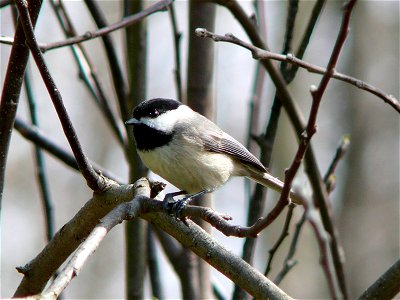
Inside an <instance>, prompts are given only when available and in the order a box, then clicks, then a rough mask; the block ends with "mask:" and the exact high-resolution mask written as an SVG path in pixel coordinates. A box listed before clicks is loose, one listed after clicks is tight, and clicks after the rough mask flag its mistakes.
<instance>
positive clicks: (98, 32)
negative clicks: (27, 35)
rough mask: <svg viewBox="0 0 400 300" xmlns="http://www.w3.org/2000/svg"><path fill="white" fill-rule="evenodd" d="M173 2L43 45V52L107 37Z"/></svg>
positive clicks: (163, 3) (157, 3)
mask: <svg viewBox="0 0 400 300" xmlns="http://www.w3.org/2000/svg"><path fill="white" fill-rule="evenodd" d="M171 2H172V0H161V1H159V2H156V3H155V4H153V5H151V6H149V7H148V8H147V9H145V10H143V11H141V12H139V13H137V14H134V15H131V16H128V17H125V18H123V19H122V20H121V21H118V22H116V23H113V24H111V25H109V26H107V27H104V28H100V29H98V30H93V31H88V32H86V33H85V34H83V35H79V36H76V37H72V38H69V39H66V40H64V41H60V42H54V43H49V44H47V45H43V46H42V48H41V50H42V51H43V52H45V51H48V50H52V49H56V48H61V47H65V46H69V45H73V44H77V43H82V42H85V41H88V40H92V39H94V38H97V37H99V36H104V35H107V34H109V33H111V32H113V31H115V30H118V29H121V28H124V27H128V26H131V25H133V24H135V23H137V22H139V21H140V20H142V19H144V18H145V17H147V16H149V15H151V14H153V13H156V12H159V11H164V10H166V8H167V6H168V5H170V4H171Z"/></svg>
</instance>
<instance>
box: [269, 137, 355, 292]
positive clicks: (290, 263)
mask: <svg viewBox="0 0 400 300" xmlns="http://www.w3.org/2000/svg"><path fill="white" fill-rule="evenodd" d="M349 143H350V141H349V137H348V136H344V137H343V138H342V141H341V143H340V144H339V147H337V149H336V153H335V155H334V157H333V158H332V161H331V163H330V165H329V168H328V170H327V171H326V173H325V176H324V183H325V185H326V189H327V192H328V193H329V194H330V193H331V192H332V191H333V189H334V184H332V180H331V178H333V177H335V174H334V173H335V170H336V167H337V165H338V164H339V162H340V161H341V160H342V159H343V157H344V155H345V154H346V152H347V150H348V146H349ZM305 221H306V212H304V213H303V215H302V217H301V219H300V221H299V222H298V223H297V225H296V230H295V232H294V234H293V238H292V241H291V243H290V247H289V251H288V253H287V255H286V258H285V261H284V263H283V266H282V270H281V271H279V273H278V275H277V276H276V277H275V280H274V283H276V284H278V285H279V284H280V283H281V281H282V280H283V278H284V277H285V276H286V275H287V273H288V272H289V271H290V270H291V269H292V268H293V267H294V266H295V265H296V264H297V260H294V259H293V257H294V255H295V253H296V247H297V243H298V241H299V236H300V231H301V229H302V227H303V225H304V223H305Z"/></svg>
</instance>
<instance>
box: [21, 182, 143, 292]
mask: <svg viewBox="0 0 400 300" xmlns="http://www.w3.org/2000/svg"><path fill="white" fill-rule="evenodd" d="M105 182H106V184H107V188H106V189H104V191H103V192H101V193H96V192H95V193H94V194H93V198H92V199H91V200H90V201H88V202H87V203H86V204H85V205H84V206H83V207H82V208H81V210H80V211H79V212H78V213H77V214H76V215H75V216H74V217H73V218H72V219H71V220H70V221H69V222H68V223H67V224H65V225H64V226H63V227H62V228H61V229H60V230H59V231H58V232H57V233H56V235H55V236H54V237H53V239H52V240H51V241H50V242H49V243H48V244H47V245H46V247H45V248H44V249H43V250H42V251H41V252H40V253H39V254H38V255H37V256H36V257H35V258H34V259H33V260H32V261H30V262H29V263H28V264H27V265H25V266H23V267H19V268H18V271H19V272H21V273H23V274H24V278H23V279H22V281H21V283H20V285H19V287H18V289H17V291H16V292H15V294H14V297H23V296H28V295H35V294H38V293H40V292H41V291H42V289H43V288H44V287H45V285H46V283H47V282H48V280H49V279H50V277H51V276H52V275H53V274H54V272H55V271H56V270H57V269H58V268H59V267H60V266H61V264H62V263H63V262H64V261H65V260H66V259H67V257H68V256H69V255H70V254H71V253H72V252H73V251H75V249H76V248H77V247H78V246H79V245H80V243H81V242H82V241H83V240H84V239H85V238H86V237H87V236H88V235H89V234H90V232H91V231H92V230H93V228H94V227H95V226H96V225H97V224H98V222H99V219H101V218H103V217H104V216H105V215H106V214H108V213H109V212H110V211H111V210H112V209H113V208H114V207H115V206H117V205H118V204H120V203H123V202H128V201H130V200H132V198H134V197H135V195H136V194H137V193H138V191H139V190H140V189H142V188H148V186H149V185H148V182H147V181H146V180H140V181H138V182H137V183H135V185H123V186H120V185H117V184H116V183H115V182H113V181H110V180H107V179H105Z"/></svg>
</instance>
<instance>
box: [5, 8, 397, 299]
mask: <svg viewBox="0 0 400 300" xmlns="http://www.w3.org/2000/svg"><path fill="white" fill-rule="evenodd" d="M99 3H100V4H101V7H102V9H103V10H104V13H105V14H106V16H107V20H108V22H110V23H111V22H116V21H118V20H119V19H120V18H121V15H122V13H121V11H122V8H121V7H122V2H119V1H101V2H99ZM151 3H154V2H150V1H149V4H151ZM64 4H65V6H66V8H67V10H68V12H69V13H70V15H71V17H72V18H73V22H74V24H75V26H76V27H77V30H78V32H79V33H80V34H82V33H84V32H86V31H88V30H93V29H95V24H94V23H93V22H92V21H91V18H90V16H89V14H88V12H87V9H86V7H85V5H84V3H83V2H81V1H65V2H64ZM264 4H265V15H266V23H267V24H266V26H267V28H266V33H267V38H266V41H267V44H268V45H269V47H270V49H271V50H272V51H274V52H280V51H281V49H282V43H283V39H284V31H285V22H286V8H287V2H286V1H265V3H264ZM313 4H314V2H313V1H300V4H299V16H298V18H297V21H296V22H297V23H296V31H295V37H294V39H295V45H297V43H296V42H298V41H299V40H300V39H301V37H302V35H303V32H304V29H305V27H306V25H307V21H308V18H309V15H310V12H311V9H312V7H313ZM240 5H242V6H243V8H244V9H245V10H246V12H247V13H248V14H249V15H250V14H251V13H252V11H253V6H252V2H250V1H241V2H240ZM341 5H342V1H328V3H326V6H325V9H324V11H323V13H322V15H321V17H320V19H319V22H318V24H317V26H316V29H315V32H314V34H313V36H312V38H311V41H310V45H309V47H308V50H307V52H306V55H305V57H304V59H305V60H306V61H309V62H312V63H314V64H317V65H320V66H326V64H327V62H328V59H329V56H330V53H331V50H332V47H333V45H334V42H335V40H336V36H337V33H338V29H339V25H340V21H341V10H340V8H341ZM399 5H400V4H399V2H398V1H359V3H358V4H357V5H356V8H355V11H354V13H353V18H352V20H351V31H350V35H349V38H348V40H347V42H346V45H345V47H344V49H343V52H342V55H341V57H340V60H339V65H338V67H337V70H338V71H339V72H342V73H345V74H348V75H351V76H354V77H356V78H358V79H361V80H363V81H365V82H368V83H370V84H372V85H374V86H376V87H378V88H380V89H382V90H383V91H385V92H386V93H388V94H393V95H394V96H395V97H396V98H399V82H400V80H399V12H400V11H399ZM175 9H176V13H177V21H178V26H179V30H180V31H182V41H181V51H182V52H181V54H182V63H183V66H182V75H183V83H184V85H185V82H186V81H185V78H186V57H187V41H188V35H190V34H194V33H193V32H188V31H187V27H188V21H187V20H188V14H187V9H188V3H187V2H186V1H176V2H175ZM0 17H1V32H0V34H1V35H4V36H13V33H14V27H13V22H12V17H11V13H10V8H7V7H6V8H3V9H1V10H0ZM147 22H148V43H149V44H148V45H149V46H148V50H149V52H148V75H147V76H148V89H147V95H148V98H153V97H165V98H176V97H177V96H176V89H175V83H174V76H173V69H174V56H173V55H174V54H173V51H174V50H173V39H172V38H173V35H172V29H171V25H170V20H169V18H168V14H167V13H166V12H164V13H157V14H155V15H152V16H150V17H149V18H147ZM49 24H51V26H49ZM56 24H58V23H57V21H56V18H55V16H54V13H53V11H52V9H51V8H50V6H49V3H48V2H47V1H45V2H44V4H43V7H42V10H41V13H40V16H39V21H38V24H37V27H36V34H37V37H38V40H39V42H52V41H59V40H62V39H64V36H63V33H62V31H61V29H60V28H59V27H58V25H56ZM215 32H216V33H218V34H225V33H227V32H231V33H233V34H235V35H236V36H237V37H239V38H242V39H244V40H246V41H247V36H246V34H245V33H244V31H243V30H242V29H241V27H240V25H239V24H238V23H237V21H236V20H235V19H234V18H233V17H232V15H231V14H230V12H229V11H227V10H226V9H225V8H223V7H218V8H217V15H216V27H215ZM111 36H112V38H113V40H114V42H115V43H116V45H118V49H117V50H118V54H119V59H120V61H121V63H125V58H124V57H125V55H124V51H123V36H122V33H121V31H117V32H115V33H113V34H112V35H111ZM84 45H85V48H86V49H87V50H88V52H89V54H91V59H92V60H93V62H94V64H95V68H96V70H97V72H98V74H99V75H100V79H101V83H102V85H103V86H105V87H106V89H105V90H106V92H107V96H108V97H109V98H110V99H115V95H114V92H113V88H112V84H111V79H110V76H111V75H110V73H109V69H108V66H107V64H106V63H105V62H106V58H105V54H104V51H103V47H102V44H101V41H100V40H91V41H88V42H86V43H85V44H84ZM0 49H1V76H2V77H1V82H2V83H3V81H4V74H5V71H6V68H7V62H8V57H9V54H10V49H11V47H10V46H7V45H4V44H1V45H0ZM215 51H216V52H215V54H216V55H215V64H214V66H215V67H214V68H215V69H214V77H213V95H214V97H215V103H216V120H215V121H216V123H217V124H218V125H220V127H222V128H223V129H224V130H225V131H227V132H229V133H230V134H231V135H232V136H234V137H235V138H236V139H238V140H239V141H241V142H243V143H246V139H247V136H246V135H247V132H248V111H249V100H250V98H251V95H252V86H253V79H254V70H255V67H256V62H255V61H254V60H253V59H252V57H251V54H250V53H249V52H248V51H247V50H245V49H243V48H240V47H238V46H235V45H231V44H224V43H216V44H215ZM45 59H46V62H47V64H48V66H49V69H50V71H51V73H52V75H53V78H54V80H55V82H56V84H57V85H58V88H59V90H60V92H61V94H62V96H63V99H64V102H65V106H66V107H67V110H68V112H69V114H70V117H71V119H72V122H73V124H74V126H75V128H76V130H77V133H78V136H79V139H80V141H81V143H82V145H83V148H84V150H85V153H86V154H87V155H88V156H89V158H90V159H91V160H93V161H96V162H97V163H99V164H100V165H102V166H104V167H105V168H106V169H108V170H110V171H112V172H113V173H114V174H116V175H118V176H119V177H120V178H122V179H124V180H125V181H127V178H128V167H127V163H126V160H125V157H124V155H123V152H122V151H121V149H120V147H119V145H117V142H116V140H115V138H114V135H112V134H111V131H110V129H109V127H108V126H107V124H106V123H105V121H104V119H103V117H102V115H101V114H100V112H99V111H98V108H97V107H96V106H95V105H94V103H93V101H91V100H90V97H91V96H90V94H89V92H88V90H87V89H86V88H85V87H84V85H83V84H82V82H81V81H80V79H79V76H78V69H77V67H76V64H75V62H74V60H73V57H72V54H71V51H70V49H68V48H62V49H57V50H52V51H49V52H47V53H46V54H45ZM199 59H200V60H201V57H199ZM30 65H31V66H32V68H31V72H32V75H33V76H32V77H33V83H34V94H35V97H36V99H37V109H38V114H39V119H40V124H41V129H42V131H43V132H44V133H45V134H46V135H47V136H49V137H51V138H52V139H53V140H54V141H56V142H57V143H58V144H59V145H62V146H63V147H64V148H65V149H69V147H68V144H67V142H66V139H65V136H64V134H63V132H62V129H61V126H60V123H59V121H58V119H57V116H56V114H55V111H54V108H53V106H52V104H51V101H50V98H49V96H48V94H47V91H46V89H45V87H44V85H43V83H42V80H41V77H40V75H39V74H38V72H37V70H36V67H35V65H34V62H33V61H32V60H31V61H30ZM265 80H266V82H265V85H264V90H263V93H262V102H261V118H260V121H259V124H258V125H259V127H258V128H257V129H255V132H253V133H255V134H260V133H262V131H263V129H264V127H265V124H266V122H267V118H268V116H269V113H270V108H271V103H272V100H273V97H274V94H275V89H274V86H273V85H272V83H271V81H270V79H269V77H268V75H267V76H266V79H265ZM319 80H320V76H319V75H314V74H310V73H308V72H307V71H305V70H300V71H299V72H298V75H297V77H296V79H295V80H294V82H293V83H292V84H291V85H290V86H289V89H290V91H291V93H292V94H293V95H294V97H295V100H296V101H297V102H298V104H299V105H300V106H301V108H302V110H303V113H304V115H305V116H306V117H307V116H308V111H309V108H310V105H311V97H310V93H309V88H310V85H312V84H314V85H318V83H319ZM21 97H22V99H21V101H20V106H19V109H18V116H20V117H21V118H23V119H28V118H27V116H28V111H27V104H26V95H25V93H23V94H22V96H21ZM112 105H113V107H114V108H115V110H116V102H115V101H114V102H113V103H112ZM0 122H1V120H0ZM317 124H318V131H317V134H316V135H315V136H314V138H313V140H312V144H313V146H314V149H315V152H316V155H317V161H318V164H319V167H320V172H321V174H324V173H325V171H326V170H327V168H328V166H329V163H330V161H331V159H332V157H333V155H334V153H335V150H336V147H337V145H338V143H339V141H340V139H341V137H342V136H343V135H344V134H349V135H350V138H351V146H350V149H349V152H348V153H347V155H346V157H345V159H344V160H343V161H342V162H341V163H340V166H339V168H338V171H337V174H336V175H337V183H336V189H335V191H334V192H333V194H332V195H331V200H332V203H333V206H334V210H335V223H336V224H337V226H338V229H339V240H340V241H341V242H342V244H343V248H344V256H345V259H346V262H345V271H346V274H347V279H348V283H349V290H350V295H351V297H352V298H353V297H356V296H358V295H360V294H361V293H362V292H363V291H364V290H365V289H366V288H367V287H368V286H369V285H370V284H371V283H372V282H373V281H375V280H376V278H377V277H378V276H379V275H381V274H382V273H383V272H384V271H385V270H386V269H387V268H389V267H390V266H391V265H392V264H393V263H394V262H395V261H396V260H397V259H398V257H399V117H398V113H397V112H396V111H395V110H394V109H393V108H391V107H390V106H389V105H387V104H385V103H384V102H383V101H382V100H381V99H379V98H377V97H376V96H374V95H371V94H369V93H367V92H365V91H363V90H360V89H357V88H355V87H354V86H350V85H348V84H346V83H343V82H339V81H335V80H332V81H331V82H330V85H329V87H328V89H327V91H326V93H325V95H324V98H323V101H322V105H321V109H320V113H319V115H318V120H317ZM296 150H297V142H296V139H295V135H294V131H293V129H292V127H291V126H290V124H289V122H288V120H287V117H286V115H285V114H283V116H282V118H281V120H280V124H279V130H278V134H277V138H276V144H275V148H274V152H273V163H272V168H271V172H272V174H273V175H274V176H276V177H280V178H283V172H284V169H285V168H286V167H288V165H289V164H290V162H291V160H292V159H293V156H294V153H295V151H296ZM255 154H257V153H255ZM45 158H46V166H47V171H48V174H49V180H50V192H51V196H52V198H53V201H54V212H55V218H56V229H57V230H58V229H59V228H61V226H63V225H64V224H65V223H66V222H67V221H68V220H70V219H71V218H72V216H73V215H74V214H75V213H76V212H77V211H78V210H79V209H80V208H81V207H82V205H83V204H84V203H85V202H86V201H87V200H88V199H89V198H90V197H91V191H90V190H89V189H88V188H87V186H86V184H85V181H84V180H83V178H82V177H81V176H80V175H79V174H78V173H77V172H75V171H73V170H71V169H69V168H68V167H66V166H65V165H64V164H63V163H60V162H59V161H58V160H56V159H54V158H53V157H51V156H49V155H47V154H46V155H45ZM33 161H34V160H33V148H32V145H31V144H30V143H29V142H27V141H26V140H25V139H24V138H22V137H21V136H20V135H19V134H18V133H17V132H14V133H13V135H12V140H11V145H10V152H9V157H8V163H7V172H6V182H5V190H4V197H3V209H2V224H1V297H2V298H7V297H11V296H12V295H13V293H14V291H15V289H16V287H17V286H18V284H19V282H20V280H21V278H22V276H21V275H20V274H19V273H17V271H16V270H15V267H16V266H21V265H24V264H26V263H27V262H29V261H30V260H31V259H32V258H34V257H35V256H36V255H37V254H38V252H39V251H41V249H42V248H43V247H44V246H45V244H46V236H45V223H44V218H43V211H42V207H41V202H40V196H39V191H38V185H37V180H36V175H35V165H34V163H33ZM296 185H298V186H301V187H305V188H307V186H308V183H307V180H306V177H305V176H304V175H303V171H302V170H300V172H299V174H298V176H297V177H296ZM170 189H171V190H172V188H170ZM214 199H215V201H214V203H215V209H216V210H217V211H219V212H224V213H227V214H229V215H231V216H232V217H233V221H232V222H233V223H235V224H240V225H245V223H246V209H247V195H246V192H245V184H244V180H243V179H234V180H232V181H230V182H229V183H228V184H226V185H225V186H224V187H222V188H221V189H220V190H218V191H217V192H215V193H214ZM276 200H277V195H276V194H275V193H272V192H269V193H268V202H267V203H268V205H267V208H266V209H267V210H266V212H265V214H266V213H267V212H268V210H269V209H270V208H271V207H272V206H273V204H274V203H275V201H276ZM301 214H302V208H300V207H299V208H296V209H295V216H294V220H293V221H294V222H292V226H291V228H290V232H291V233H292V232H293V230H294V226H295V223H296V222H297V221H298V220H299V218H300V216H301ZM284 216H285V214H282V215H281V216H280V218H278V219H277V221H276V222H274V223H273V224H272V225H271V226H270V227H268V228H267V229H266V230H265V231H264V232H262V234H261V235H260V237H259V238H258V239H259V241H258V246H257V252H256V260H255V266H256V268H258V269H259V270H261V272H264V269H265V264H266V259H267V258H268V250H269V249H270V248H271V246H272V245H273V244H274V242H275V241H276V239H277V237H278V236H279V234H280V231H281V228H282V225H283V221H284ZM123 231H124V227H123V226H117V227H115V228H114V229H113V230H112V231H111V232H110V233H109V234H108V236H107V237H106V239H105V240H104V242H103V243H102V244H101V245H100V247H99V248H98V250H97V251H96V253H95V254H94V255H93V256H92V257H91V258H90V259H89V261H88V263H87V265H86V266H85V267H84V269H83V271H82V272H81V273H80V274H79V277H77V278H75V279H74V280H73V281H72V283H71V284H70V286H69V287H68V288H67V290H66V291H65V297H66V298H91V299H95V298H124V295H125V291H124V284H125V282H124V270H125V267H124V250H125V247H124V239H123ZM213 234H214V236H215V237H216V238H217V239H218V240H219V241H220V242H221V243H222V244H223V245H224V246H225V247H226V248H228V249H229V250H231V251H232V252H234V253H237V254H238V255H241V251H242V245H243V240H242V239H239V238H234V237H230V238H227V237H225V236H223V235H222V234H220V233H219V232H215V231H214V232H213ZM300 238H301V240H300V242H299V244H298V252H297V254H296V256H295V258H296V259H297V260H298V264H297V265H296V266H295V267H294V268H293V270H291V272H290V273H289V274H288V275H287V277H286V278H285V279H284V280H283V282H282V284H281V287H282V289H283V290H284V291H285V292H286V293H288V294H289V295H290V296H292V297H294V298H299V299H322V298H329V292H328V288H327V284H326V280H325V277H324V274H323V272H322V269H321V267H320V264H319V249H318V245H317V243H316V239H315V236H314V233H313V231H312V230H311V227H310V225H309V224H306V226H304V230H303V231H302V233H301V237H300ZM288 244H289V239H287V240H286V241H285V242H284V245H283V246H282V248H281V249H280V251H279V252H278V254H277V257H276V259H275V261H274V263H273V265H272V273H271V277H272V278H274V277H275V275H276V274H277V272H278V271H279V270H280V269H281V267H282V262H283V259H284V257H285V255H286V252H287V249H288ZM159 253H160V254H159V257H160V260H161V264H160V265H161V267H162V272H161V274H163V275H162V277H164V278H168V284H167V285H165V286H164V288H165V290H166V295H167V297H168V298H179V297H181V294H180V288H179V282H178V279H177V277H176V275H175V273H174V272H173V270H172V268H171V266H170V265H169V262H168V261H167V259H166V258H165V256H164V254H162V252H161V251H159ZM213 277H214V278H215V280H216V281H217V282H218V286H219V287H220V288H221V290H222V292H223V293H224V295H226V296H227V297H229V295H231V292H232V289H233V284H232V283H231V282H230V281H229V280H228V279H226V278H225V277H224V276H223V275H221V274H219V273H218V272H217V271H215V270H213ZM148 297H150V294H148Z"/></svg>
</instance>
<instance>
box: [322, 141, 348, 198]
mask: <svg viewBox="0 0 400 300" xmlns="http://www.w3.org/2000/svg"><path fill="white" fill-rule="evenodd" d="M349 146H350V137H349V136H348V135H345V136H343V137H342V140H341V141H340V144H339V146H338V147H337V148H336V152H335V156H334V157H333V159H332V162H331V163H330V165H329V168H328V170H327V171H326V173H325V176H324V182H325V185H326V186H327V187H326V189H327V190H328V193H330V192H331V191H332V190H333V189H334V185H335V184H334V183H333V182H332V178H333V177H334V176H335V175H334V174H335V171H336V168H337V166H338V164H339V162H340V161H341V160H342V158H343V156H344V155H345V154H346V152H347V150H348V149H349Z"/></svg>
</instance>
